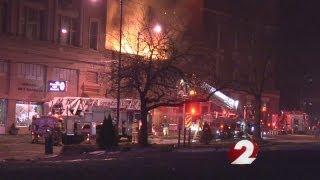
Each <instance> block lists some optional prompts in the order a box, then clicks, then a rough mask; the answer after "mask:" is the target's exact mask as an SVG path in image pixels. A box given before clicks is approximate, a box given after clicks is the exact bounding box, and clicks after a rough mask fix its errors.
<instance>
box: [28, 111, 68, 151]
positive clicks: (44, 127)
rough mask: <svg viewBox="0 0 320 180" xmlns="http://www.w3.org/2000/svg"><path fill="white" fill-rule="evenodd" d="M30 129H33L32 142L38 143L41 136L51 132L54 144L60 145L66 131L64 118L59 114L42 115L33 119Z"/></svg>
mask: <svg viewBox="0 0 320 180" xmlns="http://www.w3.org/2000/svg"><path fill="white" fill-rule="evenodd" d="M29 130H30V131H31V143H38V142H39V139H40V138H41V137H43V136H44V135H45V134H46V133H50V134H51V135H52V139H53V145H59V144H61V137H62V134H63V133H64V124H63V120H62V119H61V118H59V117H57V116H42V117H38V118H33V119H32V123H31V125H30V127H29Z"/></svg>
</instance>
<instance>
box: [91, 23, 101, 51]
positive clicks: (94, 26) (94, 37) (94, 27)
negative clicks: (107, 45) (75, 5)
mask: <svg viewBox="0 0 320 180" xmlns="http://www.w3.org/2000/svg"><path fill="white" fill-rule="evenodd" d="M98 28H99V24H98V21H91V22H90V34H89V40H90V48H91V49H95V50H97V49H98Z"/></svg>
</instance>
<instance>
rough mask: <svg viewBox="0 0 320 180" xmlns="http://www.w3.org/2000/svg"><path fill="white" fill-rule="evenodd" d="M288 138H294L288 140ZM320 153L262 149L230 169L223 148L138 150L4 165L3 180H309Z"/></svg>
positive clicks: (314, 147)
mask: <svg viewBox="0 0 320 180" xmlns="http://www.w3.org/2000/svg"><path fill="white" fill-rule="evenodd" d="M286 138H289V139H290V137H288V136H286ZM286 138H284V139H286ZM304 139H306V138H304ZM292 147H299V148H298V149H297V148H292ZM292 149H293V150H292ZM319 150H320V144H319V143H309V144H296V145H292V144H291V145H279V146H271V147H262V148H261V151H260V152H259V154H258V157H257V159H256V160H255V161H254V162H253V164H252V165H242V166H239V165H230V163H229V162H228V159H227V150H223V149H222V150H214V149H211V151H191V150H189V151H178V150H175V151H173V152H163V151H159V150H152V149H140V150H131V151H127V152H125V151H124V152H109V153H107V154H105V153H104V152H102V153H95V154H90V153H87V154H81V155H78V156H75V157H73V158H63V157H56V158H47V159H43V160H40V161H2V162H1V163H0V179H1V180H7V179H8V180H11V179H21V178H23V179H33V180H35V179H102V178H103V179H290V180H292V179H308V180H309V179H320V173H319V172H320V153H319V152H320V151H319Z"/></svg>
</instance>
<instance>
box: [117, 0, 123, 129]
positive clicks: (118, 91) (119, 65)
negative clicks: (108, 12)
mask: <svg viewBox="0 0 320 180" xmlns="http://www.w3.org/2000/svg"><path fill="white" fill-rule="evenodd" d="M122 13H123V12H122V0H120V38H119V44H120V45H119V62H118V80H117V86H118V89H117V121H116V132H117V134H119V120H120V85H121V75H120V74H121V49H122V19H123V18H122V15H123V14H122Z"/></svg>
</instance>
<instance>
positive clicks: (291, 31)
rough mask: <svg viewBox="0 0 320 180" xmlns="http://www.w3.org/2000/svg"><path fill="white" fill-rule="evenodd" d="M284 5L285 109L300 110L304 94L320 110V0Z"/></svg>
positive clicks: (284, 2)
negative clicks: (300, 101) (308, 81)
mask: <svg viewBox="0 0 320 180" xmlns="http://www.w3.org/2000/svg"><path fill="white" fill-rule="evenodd" d="M280 6H281V13H280V28H281V30H280V32H281V38H282V46H281V52H282V61H281V66H280V77H281V80H280V89H281V107H282V109H293V108H298V107H299V97H301V96H300V95H302V96H304V97H310V98H311V99H312V100H311V101H312V104H313V107H312V109H313V111H316V110H318V109H319V110H320V98H319V97H320V13H319V12H320V11H319V7H320V1H318V0H282V1H281V4H280ZM310 77H311V78H312V83H307V80H308V79H310ZM318 101H319V102H318Z"/></svg>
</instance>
